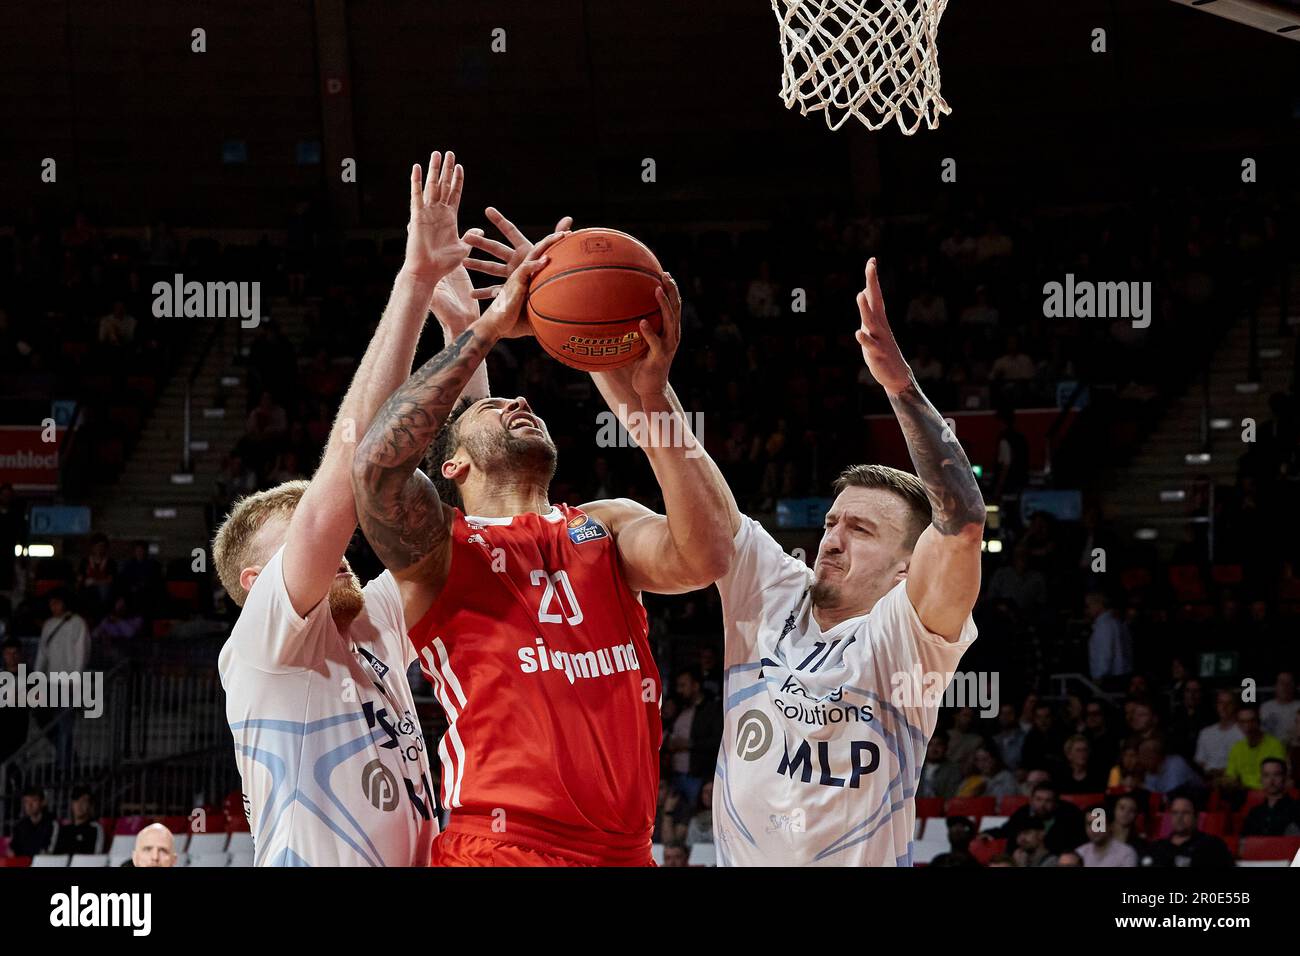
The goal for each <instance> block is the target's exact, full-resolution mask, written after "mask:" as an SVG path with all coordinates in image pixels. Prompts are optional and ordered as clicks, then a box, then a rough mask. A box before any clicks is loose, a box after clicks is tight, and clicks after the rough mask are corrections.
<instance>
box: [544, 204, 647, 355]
mask: <svg viewBox="0 0 1300 956" xmlns="http://www.w3.org/2000/svg"><path fill="white" fill-rule="evenodd" d="M547 255H548V256H549V257H550V262H548V263H547V264H546V267H545V268H544V269H542V270H541V271H540V272H538V273H537V274H536V275H535V276H533V278H532V281H531V282H530V283H529V286H528V321H529V322H530V324H531V325H532V327H533V335H534V336H536V338H537V341H538V342H540V343H541V345H542V348H544V349H546V351H547V352H548V353H549V354H550V355H551V356H553V357H554V358H557V359H559V360H560V361H561V362H563V363H564V364H565V365H569V366H571V367H573V368H576V369H581V370H583V371H586V372H600V371H604V370H607V369H615V368H619V367H620V366H623V365H626V364H628V363H629V362H633V361H635V360H636V359H638V358H640V357H641V356H642V355H644V354H645V352H646V349H647V346H646V343H645V340H644V339H643V338H642V337H641V332H640V323H641V320H642V319H649V320H650V323H651V325H652V327H653V328H654V330H655V331H656V332H659V331H660V330H661V329H662V327H663V316H662V315H661V314H660V312H659V303H658V302H657V301H655V289H657V288H659V287H660V284H661V283H662V282H663V269H662V268H661V267H660V265H659V260H658V259H656V258H655V254H654V253H653V252H651V251H650V250H649V249H647V248H646V246H645V245H644V244H643V243H641V242H640V241H639V240H637V239H636V238H634V237H633V236H629V235H628V234H627V233H625V232H619V231H618V230H616V229H579V230H578V231H577V232H575V233H573V234H572V235H570V236H566V237H565V238H564V239H561V240H560V241H559V242H557V243H556V244H555V245H554V246H552V247H551V248H550V250H549V251H548V252H547Z"/></svg>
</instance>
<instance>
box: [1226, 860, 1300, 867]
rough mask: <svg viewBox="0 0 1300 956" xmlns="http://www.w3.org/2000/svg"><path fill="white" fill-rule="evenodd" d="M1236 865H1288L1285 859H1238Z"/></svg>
mask: <svg viewBox="0 0 1300 956" xmlns="http://www.w3.org/2000/svg"><path fill="white" fill-rule="evenodd" d="M1237 865H1238V866H1290V865H1291V864H1290V863H1288V862H1287V861H1286V860H1238V861H1237Z"/></svg>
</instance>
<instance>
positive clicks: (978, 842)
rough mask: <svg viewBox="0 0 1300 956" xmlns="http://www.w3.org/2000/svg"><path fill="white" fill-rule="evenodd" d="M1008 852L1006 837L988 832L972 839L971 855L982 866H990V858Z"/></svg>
mask: <svg viewBox="0 0 1300 956" xmlns="http://www.w3.org/2000/svg"><path fill="white" fill-rule="evenodd" d="M1006 852H1007V840H1006V837H991V836H988V835H987V834H984V833H980V834H977V835H976V836H975V838H974V839H973V840H971V841H970V855H971V856H973V857H974V858H975V860H976V862H978V863H979V864H980V866H988V865H989V860H991V859H993V858H994V857H995V856H997V855H998V854H999V853H1006Z"/></svg>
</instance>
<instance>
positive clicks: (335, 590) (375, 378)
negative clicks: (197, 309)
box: [213, 153, 477, 866]
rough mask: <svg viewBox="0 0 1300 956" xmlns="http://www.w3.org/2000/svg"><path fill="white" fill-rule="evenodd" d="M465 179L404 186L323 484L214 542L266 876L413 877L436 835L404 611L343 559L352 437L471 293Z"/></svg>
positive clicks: (263, 507)
mask: <svg viewBox="0 0 1300 956" xmlns="http://www.w3.org/2000/svg"><path fill="white" fill-rule="evenodd" d="M463 180H464V170H463V169H462V168H461V167H460V166H458V165H456V161H455V155H454V154H452V153H448V154H447V156H446V158H445V161H444V159H443V157H442V156H441V155H440V154H439V153H434V154H433V155H432V156H431V157H430V160H429V176H428V181H427V183H426V182H424V181H423V180H422V173H421V170H420V167H419V166H415V167H414V168H413V169H412V170H411V217H410V224H409V225H408V227H407V245H406V256H405V260H404V262H403V264H402V269H401V271H400V272H399V273H398V276H397V279H396V281H395V283H394V285H393V291H392V295H391V297H390V298H389V301H388V307H387V308H386V309H385V310H384V314H383V317H382V318H381V319H380V322H379V325H378V327H377V328H376V329H375V332H374V335H373V337H372V338H371V341H370V344H369V346H368V347H367V348H366V351H365V354H364V356H363V357H362V359H361V362H360V364H359V365H358V367H357V371H356V374H355V375H354V377H353V380H352V384H351V386H350V387H349V389H348V392H347V394H346V395H345V396H344V399H343V402H342V404H341V405H340V406H339V411H338V417H337V419H336V420H335V422H334V426H333V428H332V429H331V431H330V435H329V439H328V442H327V444H326V448H325V454H324V456H323V457H322V458H321V462H320V466H319V467H318V468H317V469H316V474H315V475H314V476H313V477H312V479H311V481H310V482H305V481H292V482H288V483H286V484H283V485H280V486H279V487H276V488H272V489H270V490H268V491H261V492H258V493H257V494H254V495H250V496H248V497H246V498H243V499H241V500H240V501H239V502H237V503H236V504H235V506H234V508H233V509H232V511H231V513H230V515H229V516H227V518H226V519H225V521H224V522H223V523H222V525H221V528H220V529H219V530H218V532H217V535H216V539H215V540H214V542H213V554H214V559H215V564H216V566H217V573H218V575H219V576H220V578H221V583H222V584H223V585H224V586H225V589H226V592H227V593H228V594H229V595H230V597H231V599H232V600H234V602H235V603H236V604H237V605H239V606H240V607H241V609H242V610H241V613H240V615H239V620H238V621H237V622H236V624H235V627H234V629H233V631H232V632H231V635H230V638H229V640H227V642H226V644H225V646H224V647H223V648H222V649H221V656H220V659H219V664H218V666H219V670H220V674H221V683H222V686H223V687H224V688H225V691H226V713H227V717H228V719H229V721H230V729H231V732H232V734H233V735H234V739H235V758H236V763H237V764H238V766H239V772H240V776H241V777H242V779H243V789H244V795H245V800H246V806H247V808H248V813H249V823H250V825H251V828H252V832H253V845H254V850H255V854H256V855H255V862H256V864H257V865H259V866H268V865H269V866H384V865H388V866H394V865H396V866H413V865H415V866H423V865H425V864H426V863H427V862H428V859H429V848H430V845H431V844H432V841H433V837H434V835H435V834H436V833H437V830H438V821H437V808H436V799H435V794H434V793H433V791H432V787H431V784H430V773H429V760H428V755H427V754H426V753H425V748H424V739H423V736H422V735H421V733H420V724H419V720H418V719H417V717H416V714H415V704H414V701H413V700H412V697H411V689H410V685H409V684H408V683H407V680H406V670H407V668H408V667H409V666H410V664H411V663H412V662H413V661H414V658H415V655H414V652H413V651H412V649H411V647H410V643H409V642H408V641H407V639H406V633H405V632H406V626H405V621H404V619H403V616H402V598H401V595H400V593H399V592H398V589H397V585H396V583H395V582H394V581H393V578H392V575H390V574H387V573H385V574H382V575H380V576H379V577H378V578H376V579H375V580H373V581H371V582H370V583H369V584H367V585H366V587H365V588H362V587H361V586H360V584H359V582H358V581H357V578H356V576H355V575H354V574H353V573H352V570H351V568H350V567H349V566H348V562H347V559H346V558H345V557H344V552H345V550H346V549H347V546H348V542H349V540H350V539H351V537H352V535H353V534H354V533H355V531H356V527H357V514H356V507H355V503H354V500H353V497H352V480H351V468H352V456H353V450H354V449H355V447H356V438H357V436H359V435H360V434H362V433H364V431H365V429H366V427H367V426H368V425H369V423H370V420H371V417H372V416H373V415H374V413H375V410H376V409H377V408H378V407H379V405H380V403H381V402H383V400H384V399H386V398H387V397H388V396H389V394H391V393H392V391H393V389H394V388H396V387H397V386H398V385H399V384H401V383H402V381H404V380H405V379H406V377H407V375H409V374H410V370H411V362H412V360H413V359H414V356H415V347H416V343H417V341H418V340H419V337H420V331H421V329H422V327H423V325H424V322H425V317H426V316H427V314H428V312H429V308H430V304H431V301H432V304H433V308H434V311H435V314H437V315H438V317H439V320H440V321H443V324H444V334H445V335H447V336H448V339H449V340H450V338H451V337H454V335H455V334H456V333H458V332H460V331H461V329H462V328H463V327H464V325H465V324H467V321H468V320H467V319H464V318H463V316H464V309H463V308H457V309H453V308H450V306H454V305H457V303H458V302H459V300H460V299H461V298H464V297H466V296H467V295H468V292H467V290H468V287H469V280H468V276H467V275H466V276H464V277H463V283H460V284H458V283H457V278H458V276H459V274H460V273H463V272H464V269H463V265H462V263H463V262H464V260H465V258H466V256H467V254H468V252H469V249H470V247H469V245H468V243H467V242H466V241H465V240H464V239H463V238H462V237H461V236H460V235H458V233H457V224H456V211H457V206H458V204H459V200H460V194H461V189H462V183H463ZM470 306H473V303H472V302H471V303H470ZM473 315H474V317H477V309H476V308H474V309H473Z"/></svg>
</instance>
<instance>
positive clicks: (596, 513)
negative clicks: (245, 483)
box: [353, 213, 735, 865]
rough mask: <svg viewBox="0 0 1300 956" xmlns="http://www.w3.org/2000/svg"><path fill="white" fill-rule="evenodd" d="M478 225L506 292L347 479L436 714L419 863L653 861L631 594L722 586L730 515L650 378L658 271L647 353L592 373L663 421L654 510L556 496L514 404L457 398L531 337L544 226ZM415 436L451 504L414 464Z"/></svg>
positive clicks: (399, 395) (655, 677)
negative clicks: (500, 236) (427, 821)
mask: <svg viewBox="0 0 1300 956" xmlns="http://www.w3.org/2000/svg"><path fill="white" fill-rule="evenodd" d="M490 215H493V218H494V221H496V222H497V224H498V226H500V227H501V228H502V231H503V232H504V233H505V234H506V236H507V238H509V239H510V240H511V243H512V245H511V246H506V245H504V244H502V243H494V242H492V241H490V240H486V239H484V238H483V237H482V236H474V235H472V234H467V235H466V241H467V242H469V243H470V244H471V245H476V246H478V247H479V248H481V249H485V250H487V251H489V252H491V253H493V254H496V255H497V256H498V257H499V258H501V259H503V260H505V262H503V263H487V262H486V261H484V262H483V263H482V265H481V268H482V269H483V271H493V270H498V271H497V272H496V274H498V275H502V276H505V277H507V278H506V282H505V283H504V285H503V286H501V287H500V288H499V290H494V291H495V292H496V293H497V294H496V298H495V300H494V301H493V303H492V305H491V306H490V307H489V308H488V310H487V311H486V312H485V313H484V314H483V316H482V317H481V318H479V319H478V320H477V321H475V322H473V324H472V325H470V327H469V328H468V329H467V330H466V331H465V332H464V333H463V334H461V335H460V336H459V337H457V338H456V339H455V341H453V342H451V343H450V344H449V345H448V346H447V347H446V348H445V349H443V351H442V352H440V353H439V354H438V355H436V356H434V357H433V358H432V359H431V360H430V361H429V362H428V363H426V364H425V365H424V366H423V367H422V368H420V369H419V370H418V371H417V372H416V373H415V374H414V375H412V376H411V378H410V379H409V380H408V381H407V382H406V384H405V385H403V386H402V387H401V388H400V389H398V390H397V391H396V392H395V393H394V394H393V396H392V397H391V398H390V399H389V400H388V402H387V403H386V404H385V406H384V407H383V408H382V409H381V410H380V412H379V413H378V415H376V417H375V419H374V421H373V423H372V425H371V427H370V429H369V431H368V432H367V433H366V436H365V438H364V439H363V440H362V442H361V444H360V445H359V446H358V448H357V454H356V459H355V465H354V469H353V482H354V487H355V490H356V495H357V501H358V511H359V513H360V516H361V526H362V528H363V529H364V530H365V533H366V537H367V538H368V539H369V541H370V543H371V545H372V546H373V547H374V549H375V552H376V553H377V554H378V555H379V557H380V558H381V559H382V560H383V562H384V564H385V565H386V566H387V567H388V569H389V570H390V571H391V572H392V573H393V576H394V577H395V578H396V579H397V581H398V584H399V587H400V588H401V590H402V596H403V601H404V605H405V614H406V620H407V621H408V622H417V623H414V624H408V627H409V629H410V630H409V633H410V637H411V640H412V641H413V642H414V643H415V645H416V649H417V651H418V653H419V655H420V658H421V660H422V663H423V667H424V671H425V674H426V676H427V677H428V678H429V679H430V680H431V681H432V682H433V685H434V688H435V691H436V693H437V695H438V698H439V700H440V701H441V703H442V706H443V708H444V709H445V710H446V713H447V718H448V721H449V727H448V730H447V732H446V734H445V735H444V738H443V741H442V744H441V746H440V747H439V755H440V757H441V759H442V768H443V780H442V798H443V803H444V805H445V806H446V807H447V808H449V809H450V811H451V822H450V825H449V827H448V829H447V831H446V832H445V833H443V834H442V835H441V836H440V837H439V838H438V839H437V840H435V842H434V849H433V863H434V864H435V865H439V864H441V865H583V864H590V865H649V864H650V863H651V857H650V839H651V832H652V830H653V825H654V813H655V800H656V796H657V789H658V777H659V771H658V768H659V746H660V741H661V736H662V724H661V718H660V712H659V703H660V698H661V693H662V688H661V686H660V680H659V674H658V671H657V669H656V667H655V663H654V660H653V658H652V657H651V654H650V648H649V646H648V642H647V640H646V617H645V610H644V608H643V607H642V606H641V603H640V600H639V594H640V592H641V591H653V592H659V593H676V592H681V591H687V590H693V589H695V588H699V587H704V586H706V585H708V584H710V583H712V582H713V581H715V580H716V579H717V578H718V577H720V576H721V575H722V574H723V573H724V572H725V571H726V569H727V567H728V563H729V561H730V557H731V538H732V533H731V529H730V528H729V526H728V525H727V524H726V522H727V520H728V519H727V516H728V515H729V514H731V513H732V512H733V511H734V510H735V504H734V502H733V501H732V499H731V494H730V492H729V491H728V490H727V488H726V485H725V483H724V482H722V481H721V476H720V474H719V473H718V472H717V469H716V468H715V467H714V466H713V465H712V463H711V462H710V461H709V460H708V457H707V455H705V454H704V450H703V448H702V447H701V446H700V445H699V444H698V443H697V441H696V440H695V437H694V435H693V433H692V432H691V430H690V427H689V423H688V422H687V420H686V416H685V414H684V413H683V411H682V409H681V406H680V404H679V403H678V402H677V400H676V397H675V395H674V394H673V392H672V389H671V388H670V386H669V385H668V368H669V366H670V364H671V362H672V357H673V354H674V352H675V351H676V348H677V342H678V340H679V337H680V324H681V315H680V311H681V300H680V297H679V295H678V293H677V288H676V286H675V285H674V284H673V282H672V280H671V278H666V281H665V283H664V288H662V289H660V290H659V291H658V293H657V295H658V298H659V304H660V308H661V310H662V312H663V317H664V332H663V335H662V337H660V336H656V335H655V334H654V333H653V332H652V331H650V329H649V325H648V323H643V326H642V333H643V334H644V335H645V336H646V338H647V340H648V342H649V345H650V351H649V353H648V355H646V356H645V357H644V358H642V359H641V360H640V361H638V362H636V363H634V364H633V365H631V366H628V367H625V368H623V369H620V370H618V371H615V372H602V373H598V374H595V375H593V378H594V379H595V380H596V383H597V385H598V387H599V388H600V390H601V392H602V394H603V395H604V396H605V398H606V400H607V401H608V402H610V404H611V406H612V407H615V406H617V407H616V408H615V410H616V411H618V412H620V413H622V412H625V411H626V409H627V408H628V407H633V408H635V409H636V410H638V411H641V412H643V413H649V414H657V415H658V416H659V417H658V419H657V420H658V421H661V422H666V423H671V426H670V427H667V428H664V429H661V430H660V434H667V435H672V436H676V437H677V440H676V441H673V440H669V441H663V442H656V441H648V442H644V443H643V448H644V449H645V452H646V454H647V456H648V457H649V459H650V463H651V466H652V468H653V469H654V472H655V476H656V478H657V479H658V481H659V484H660V487H661V490H662V492H663V498H664V502H665V512H666V514H664V515H660V514H656V513H654V512H652V511H651V510H650V509H648V508H646V507H644V506H643V505H640V504H638V503H636V502H634V501H630V500H628V499H617V500H608V501H597V502H591V503H589V504H585V505H582V506H581V507H578V508H573V507H570V506H568V505H563V504H561V505H554V504H552V503H551V501H550V498H549V495H548V488H549V485H550V481H551V477H552V476H553V475H554V473H555V462H556V449H555V443H554V442H553V441H552V440H551V436H550V433H549V432H548V430H547V427H546V423H545V422H544V421H543V420H542V419H541V418H540V417H539V416H538V415H537V414H536V413H534V411H533V409H532V408H531V407H530V406H529V404H528V402H527V400H526V399H524V398H523V397H518V398H479V399H478V400H476V401H472V402H471V403H461V404H460V405H459V406H458V405H457V396H459V395H461V393H462V390H463V389H465V388H466V386H467V385H469V384H470V381H471V377H472V376H473V375H474V374H475V373H476V370H477V369H479V368H480V367H481V363H482V361H483V358H484V357H485V356H486V355H487V353H488V352H489V351H490V350H491V348H492V346H493V345H494V344H495V343H496V342H497V341H498V340H499V339H501V338H503V337H516V336H520V335H526V334H528V325H527V322H526V320H524V319H522V318H521V316H520V311H521V308H522V305H523V299H524V294H525V290H526V288H527V284H528V279H529V277H530V276H531V275H532V274H533V273H534V272H536V271H537V270H538V269H540V268H541V267H542V266H543V265H545V263H546V261H547V260H546V256H545V250H546V248H547V247H548V246H549V245H550V244H552V243H553V242H554V241H556V240H557V239H558V238H559V237H560V235H561V234H560V233H555V234H552V235H551V236H549V237H547V239H545V240H543V241H542V242H541V243H539V244H538V245H537V246H536V247H533V246H532V245H531V244H530V243H528V242H527V240H525V239H524V238H523V236H522V235H520V234H519V233H518V230H516V229H514V227H513V226H512V225H511V224H510V223H509V222H508V221H506V220H504V219H502V218H500V217H499V216H498V215H496V214H494V213H490ZM475 261H476V260H471V263H473V262H475ZM470 392H471V397H472V393H473V389H472V388H471V389H470ZM650 437H652V438H653V437H655V436H650ZM435 439H437V441H436V443H435ZM431 444H433V445H434V447H433V449H432V452H431V454H430V461H431V469H432V468H436V469H437V474H438V475H439V476H440V477H441V478H442V479H443V480H444V485H445V487H446V488H447V491H446V492H445V494H446V497H447V498H448V499H449V500H448V501H444V500H443V498H442V497H440V496H439V494H438V491H437V489H436V488H435V486H434V483H433V482H432V481H430V479H429V478H428V477H427V476H426V475H425V473H424V472H423V471H421V470H420V468H419V467H418V465H419V463H420V460H421V458H422V457H423V456H424V454H425V451H426V449H428V448H429V447H430V445H431ZM456 498H459V504H460V505H461V507H457V502H456V501H455V500H454V499H456Z"/></svg>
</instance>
